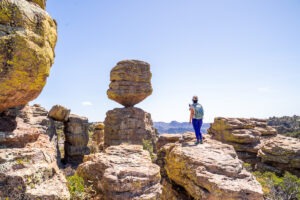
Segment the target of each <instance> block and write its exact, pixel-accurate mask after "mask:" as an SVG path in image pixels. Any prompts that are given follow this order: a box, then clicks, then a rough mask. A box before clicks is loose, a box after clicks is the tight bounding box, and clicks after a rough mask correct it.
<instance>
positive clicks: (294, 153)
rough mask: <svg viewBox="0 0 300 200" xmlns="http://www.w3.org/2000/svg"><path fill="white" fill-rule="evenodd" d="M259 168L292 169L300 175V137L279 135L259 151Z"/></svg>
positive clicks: (273, 169) (280, 170) (281, 170)
mask: <svg viewBox="0 0 300 200" xmlns="http://www.w3.org/2000/svg"><path fill="white" fill-rule="evenodd" d="M258 157H259V158H261V163H258V168H261V169H264V170H270V171H275V172H278V173H283V172H284V171H290V172H292V173H293V174H295V175H297V176H298V177H300V139H296V138H291V137H285V136H282V135H277V136H276V137H274V138H272V139H270V140H268V141H266V142H265V144H264V145H263V146H262V148H261V149H260V150H259V151H258Z"/></svg>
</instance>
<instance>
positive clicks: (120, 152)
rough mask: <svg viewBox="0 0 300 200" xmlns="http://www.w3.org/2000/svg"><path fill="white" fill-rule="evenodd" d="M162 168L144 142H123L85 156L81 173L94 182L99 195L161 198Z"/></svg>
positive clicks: (126, 198) (122, 198)
mask: <svg viewBox="0 0 300 200" xmlns="http://www.w3.org/2000/svg"><path fill="white" fill-rule="evenodd" d="M159 170H160V169H159V167H158V166H157V165H155V164H153V163H152V162H151V158H150V155H149V152H147V151H145V150H143V148H142V146H140V145H127V144H122V145H119V146H111V147H108V148H107V149H105V150H104V152H102V153H97V154H92V155H88V156H85V157H84V163H82V164H81V165H79V167H78V168H77V174H78V175H79V176H81V177H83V178H84V180H85V182H86V183H87V184H92V185H93V187H94V189H95V190H96V191H97V196H98V198H99V199H104V200H105V199H115V200H129V199H130V200H132V199H159V198H160V195H161V185H160V178H161V177H160V173H159Z"/></svg>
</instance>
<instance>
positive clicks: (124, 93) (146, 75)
mask: <svg viewBox="0 0 300 200" xmlns="http://www.w3.org/2000/svg"><path fill="white" fill-rule="evenodd" d="M151 76H152V74H151V72H150V65H149V64H148V63H146V62H143V61H139V60H124V61H120V62H118V63H117V65H116V66H115V67H114V68H113V69H112V70H111V72H110V81H111V83H110V85H109V89H108V91H107V95H108V98H110V99H112V100H114V101H116V102H118V103H120V104H122V105H123V106H125V107H132V106H134V105H135V104H138V103H139V102H141V101H143V100H144V99H145V98H146V97H148V96H149V95H151V94H152V86H151Z"/></svg>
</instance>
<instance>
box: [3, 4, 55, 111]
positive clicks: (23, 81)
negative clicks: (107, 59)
mask: <svg viewBox="0 0 300 200" xmlns="http://www.w3.org/2000/svg"><path fill="white" fill-rule="evenodd" d="M44 7H45V1H44V0H33V1H25V0H1V1H0V112H2V111H4V110H6V109H7V108H12V107H16V106H20V105H25V104H27V103H28V102H29V101H31V100H33V99H35V98H36V97H37V96H38V95H39V94H40V92H41V91H42V89H43V87H44V85H45V83H46V79H47V77H48V76H49V72H50V67H51V65H52V64H53V60H54V47H55V44H56V40H57V35H56V23H55V21H54V20H53V19H52V18H51V17H50V16H49V15H48V14H47V12H46V11H45V10H43V9H42V8H44Z"/></svg>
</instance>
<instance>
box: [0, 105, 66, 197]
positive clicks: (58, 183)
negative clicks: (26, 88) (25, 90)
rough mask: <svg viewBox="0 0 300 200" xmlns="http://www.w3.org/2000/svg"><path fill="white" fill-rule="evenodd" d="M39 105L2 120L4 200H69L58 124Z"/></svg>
mask: <svg viewBox="0 0 300 200" xmlns="http://www.w3.org/2000/svg"><path fill="white" fill-rule="evenodd" d="M47 114H48V112H47V111H46V110H45V109H44V108H42V107H40V106H39V105H34V106H25V107H24V108H15V109H9V110H7V111H6V112H4V113H2V114H1V116H0V125H1V126H0V127H1V128H0V129H1V130H0V134H1V138H0V144H1V149H0V199H47V200H54V199H55V200H58V199H69V198H70V194H69V192H68V189H67V186H66V179H65V177H64V176H63V175H62V173H61V172H60V170H59V168H58V159H60V158H59V156H58V155H59V153H58V150H57V146H56V145H57V136H56V133H55V127H54V122H53V120H52V119H50V118H48V117H47Z"/></svg>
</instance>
